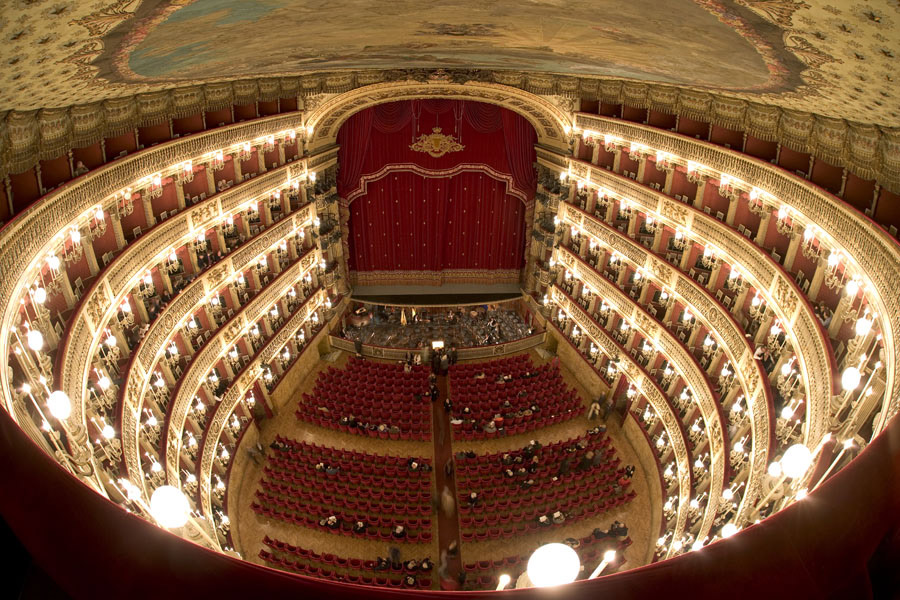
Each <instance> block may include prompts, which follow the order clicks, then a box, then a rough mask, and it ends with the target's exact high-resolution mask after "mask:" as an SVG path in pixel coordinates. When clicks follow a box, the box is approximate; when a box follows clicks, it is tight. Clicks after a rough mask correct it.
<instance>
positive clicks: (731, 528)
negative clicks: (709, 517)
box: [722, 523, 738, 538]
mask: <svg viewBox="0 0 900 600" xmlns="http://www.w3.org/2000/svg"><path fill="white" fill-rule="evenodd" d="M737 532H738V528H737V525H735V524H734V523H725V525H724V526H723V527H722V537H723V538H730V537H731V536H733V535H734V534H736V533H737Z"/></svg>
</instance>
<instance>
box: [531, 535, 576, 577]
mask: <svg viewBox="0 0 900 600" xmlns="http://www.w3.org/2000/svg"><path fill="white" fill-rule="evenodd" d="M580 568H581V561H580V560H579V558H578V554H577V553H576V552H575V550H573V549H572V548H571V547H569V546H567V545H565V544H557V543H554V544H545V545H543V546H541V547H540V548H538V549H537V550H535V551H534V554H532V555H531V558H529V559H528V567H527V569H526V571H527V573H528V578H529V579H530V580H531V583H533V584H534V585H535V586H536V587H551V586H556V585H562V584H565V583H571V582H572V581H575V578H576V577H577V576H578V572H579V570H580Z"/></svg>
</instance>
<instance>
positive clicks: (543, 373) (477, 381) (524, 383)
mask: <svg viewBox="0 0 900 600" xmlns="http://www.w3.org/2000/svg"><path fill="white" fill-rule="evenodd" d="M526 373H527V374H528V375H529V376H528V377H526V376H525V374H526ZM504 374H505V375H511V376H512V379H510V380H509V381H506V380H504V382H503V383H500V382H499V381H497V379H498V376H495V377H494V378H493V379H490V378H488V377H487V375H485V376H484V377H483V378H475V377H465V378H463V377H459V376H456V377H451V378H450V385H451V388H452V390H453V391H454V393H457V392H459V393H475V392H483V391H498V392H502V391H505V390H506V389H514V390H517V391H518V390H519V389H522V388H524V387H528V386H529V385H538V384H540V383H546V382H554V381H557V380H561V379H562V375H561V374H560V373H559V371H557V370H555V369H552V368H550V365H547V367H546V368H539V369H535V370H534V371H522V372H521V373H519V372H515V373H504Z"/></svg>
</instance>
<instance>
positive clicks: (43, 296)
mask: <svg viewBox="0 0 900 600" xmlns="http://www.w3.org/2000/svg"><path fill="white" fill-rule="evenodd" d="M31 297H32V298H34V301H35V302H37V303H38V304H43V303H44V302H46V301H47V290H45V289H44V288H42V287H39V288H35V290H34V293H33V294H32V295H31Z"/></svg>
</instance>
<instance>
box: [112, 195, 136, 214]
mask: <svg viewBox="0 0 900 600" xmlns="http://www.w3.org/2000/svg"><path fill="white" fill-rule="evenodd" d="M133 212H134V200H133V199H132V197H131V188H125V189H124V190H122V191H121V192H120V193H119V194H116V216H117V217H119V219H123V218H125V217H127V216H128V215H130V214H131V213H133Z"/></svg>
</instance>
